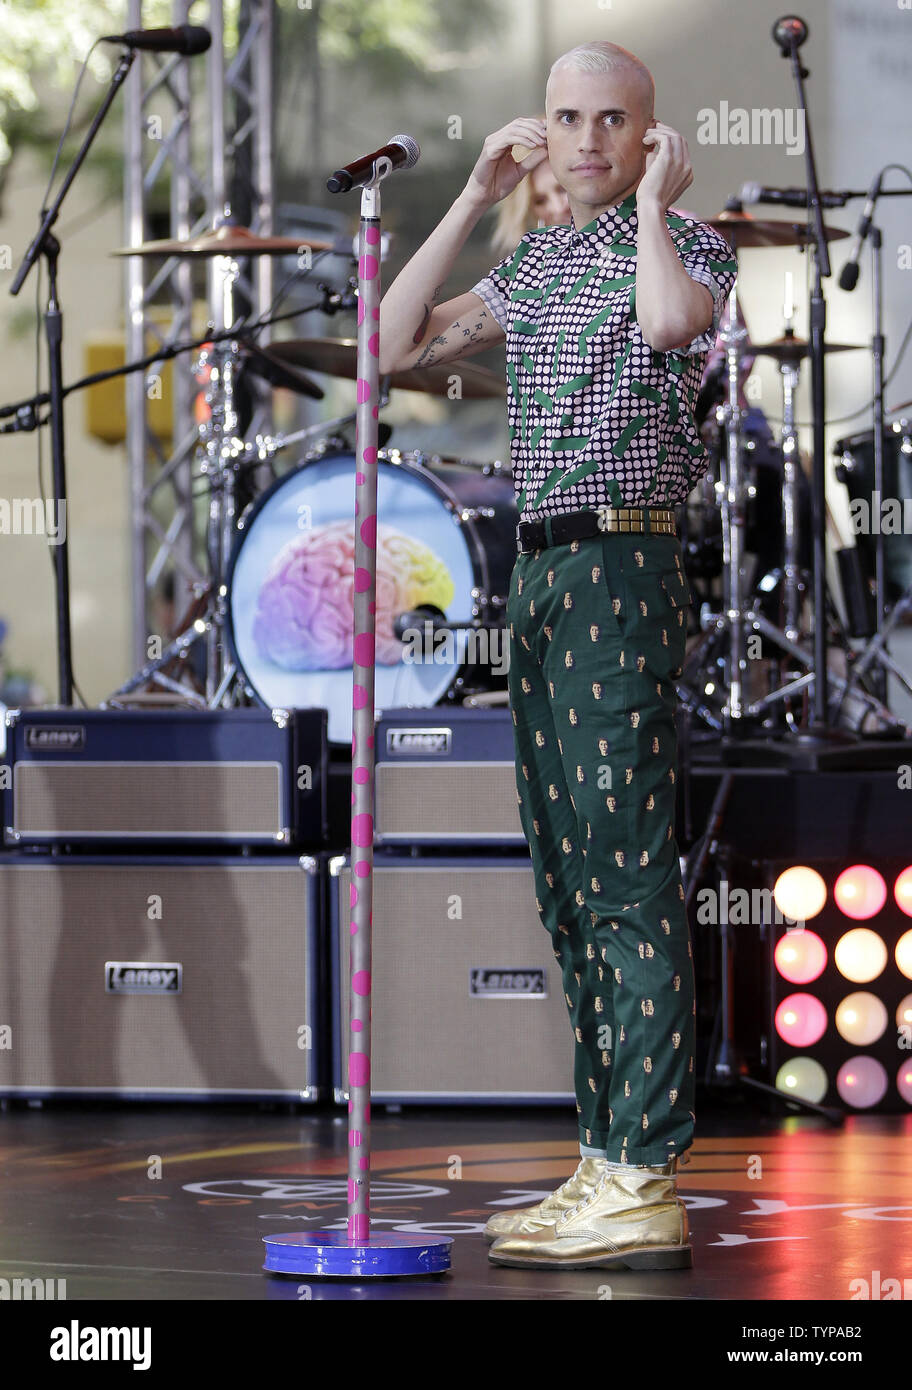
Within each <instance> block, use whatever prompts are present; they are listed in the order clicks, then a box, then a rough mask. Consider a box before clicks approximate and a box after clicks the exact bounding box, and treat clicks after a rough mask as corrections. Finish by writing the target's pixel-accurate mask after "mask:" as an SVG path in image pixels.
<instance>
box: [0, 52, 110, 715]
mask: <svg viewBox="0 0 912 1390" xmlns="http://www.w3.org/2000/svg"><path fill="white" fill-rule="evenodd" d="M135 57H136V50H135V49H133V48H128V49H126V50H125V51H124V52H123V53H122V54H121V55H120V62H119V63H118V64H117V68H116V70H115V72H114V75H113V77H112V78H111V83H110V86H109V87H108V91H107V93H106V95H105V98H104V101H103V102H102V103H101V106H100V107H99V108H98V110H97V111H96V113H95V117H94V119H93V121H92V124H91V125H90V126H89V129H88V130H87V131H86V135H85V139H84V140H83V142H82V145H81V146H80V148H79V152H78V153H77V155H76V158H75V159H74V160H73V163H72V164H71V165H70V168H69V171H68V172H67V176H66V178H65V179H64V180H63V183H62V184H61V185H60V192H59V193H58V194H57V197H56V198H55V199H54V202H53V203H52V205H51V206H50V207H49V208H48V209H47V211H46V212H43V215H42V218H41V225H40V227H39V228H38V231H37V232H36V233H35V238H34V240H33V242H32V244H31V246H30V247H29V248H28V250H27V251H26V253H25V257H24V258H23V261H22V264H21V265H20V267H19V269H18V271H17V272H16V278H15V280H14V281H13V283H12V285H11V286H10V294H13V295H16V294H18V293H19V291H20V290H21V289H22V286H23V285H24V284H25V279H26V276H27V275H28V273H29V271H30V270H31V268H32V266H33V265H34V264H35V262H36V260H37V259H38V257H39V256H44V258H45V260H46V261H47V269H48V302H47V310H46V311H45V315H44V332H45V338H46V340H47V355H48V385H49V387H50V398H51V409H50V423H51V459H52V464H53V476H54V497H55V501H56V503H57V517H58V525H59V524H60V519H61V513H62V519H63V531H62V535H61V538H60V542H59V544H58V545H56V546H55V547H54V579H55V586H56V597H57V671H58V676H57V680H58V691H59V697H60V704H61V705H71V704H72V703H73V660H72V650H71V644H70V570H69V544H68V541H67V530H66V452H65V449H64V438H63V315H62V313H61V309H60V299H59V296H58V292H57V260H58V257H59V255H60V242H59V241H58V240H57V238H56V237H55V236H54V234H53V232H52V231H51V228H52V227H53V225H54V223H55V222H56V221H57V218H58V215H59V213H60V208H61V204H62V203H63V200H64V198H65V197H66V195H67V193H68V192H69V189H70V185H71V184H72V182H73V180H74V179H75V177H76V175H77V174H78V173H79V170H80V169H81V168H82V165H83V162H84V161H85V157H86V155H87V154H88V152H89V147H90V146H91V144H92V141H93V140H94V139H95V136H96V135H97V133H98V130H99V128H100V126H101V123H102V121H103V120H104V118H105V116H106V115H107V114H108V111H109V110H110V108H111V105H112V104H113V101H114V98H115V97H116V95H117V93H118V91H119V90H120V88H121V86H122V85H123V83H124V81H125V80H126V77H127V73H128V72H129V71H130V68H131V67H132V66H133V59H134V58H135Z"/></svg>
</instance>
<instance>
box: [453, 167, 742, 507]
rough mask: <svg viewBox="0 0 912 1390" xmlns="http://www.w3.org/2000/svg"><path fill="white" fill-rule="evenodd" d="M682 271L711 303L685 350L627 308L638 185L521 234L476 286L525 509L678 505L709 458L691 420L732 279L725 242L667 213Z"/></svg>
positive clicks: (631, 303)
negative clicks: (590, 210)
mask: <svg viewBox="0 0 912 1390" xmlns="http://www.w3.org/2000/svg"><path fill="white" fill-rule="evenodd" d="M665 221H666V224H667V226H668V229H669V232H670V235H671V239H672V241H673V243H674V245H675V248H676V250H677V253H678V255H679V256H680V258H681V261H682V263H683V265H684V267H685V269H686V270H687V273H688V274H689V275H691V276H692V277H693V279H694V280H696V281H698V282H699V283H700V284H701V285H705V286H706V288H707V289H708V290H709V291H710V293H711V294H712V297H713V302H714V314H713V323H712V325H711V327H710V328H708V329H707V331H706V332H705V333H703V334H701V335H700V337H698V338H694V339H693V341H692V342H690V343H688V344H687V345H686V346H685V347H682V348H677V349H675V350H674V351H672V352H655V351H654V350H653V349H652V348H651V347H650V346H649V344H648V343H647V342H645V340H644V338H643V334H642V332H641V331H640V326H639V324H638V322H637V319H636V256H637V245H636V242H637V212H636V194H635V193H632V194H631V195H630V197H629V198H626V199H625V200H624V202H623V203H620V204H619V205H618V206H616V207H612V208H607V209H606V210H605V211H604V212H602V213H599V215H598V216H597V217H595V218H593V220H592V221H591V222H588V223H587V224H586V225H585V226H584V227H582V228H580V229H579V230H577V229H576V227H574V226H573V225H572V224H571V225H569V226H557V227H540V228H538V229H537V230H535V231H530V232H527V233H526V234H525V236H524V237H523V238H522V240H521V241H520V243H519V245H518V246H517V248H516V250H515V251H514V252H512V253H511V255H509V256H506V257H505V258H504V259H503V260H502V261H501V262H500V264H499V265H496V266H495V267H494V269H493V270H492V271H491V272H490V273H489V274H488V275H486V276H485V277H484V279H482V280H480V281H479V282H478V284H477V285H474V286H473V287H472V290H473V293H474V294H477V295H478V297H479V299H481V300H482V301H483V303H484V304H485V306H486V307H487V308H488V309H489V310H490V312H491V313H492V314H493V315H494V318H495V319H496V320H497V322H498V323H499V324H500V326H501V328H503V330H504V332H505V334H506V355H507V411H508V420H509V433H510V452H511V459H512V465H513V478H514V482H515V485H516V493H517V501H518V506H519V513H520V518H521V519H522V520H525V521H531V520H534V519H536V518H540V517H543V516H555V515H557V514H558V513H560V512H568V511H578V510H581V509H587V510H590V509H593V508H596V507H598V506H612V507H620V506H632V507H635V506H646V505H647V504H648V505H650V506H653V507H661V506H669V507H670V506H674V505H675V504H676V503H678V502H683V501H684V500H685V498H686V497H687V494H688V493H689V492H690V490H691V488H692V487H693V486H694V484H695V483H696V482H697V481H698V480H699V479H700V478H701V477H702V476H703V474H704V473H705V472H706V469H707V466H708V462H709V460H708V457H707V454H706V450H705V448H704V446H703V443H702V441H701V439H700V435H699V433H698V431H697V427H696V424H695V422H694V418H693V407H694V404H695V402H696V397H697V391H698V389H699V386H700V379H701V376H702V371H703V361H704V357H705V354H706V352H707V351H709V350H710V349H711V348H712V347H713V346H714V344H715V339H716V333H717V331H718V326H719V319H720V317H721V314H722V312H723V311H724V309H725V304H726V301H727V298H728V295H729V292H730V290H731V288H732V285H733V284H734V280H735V272H736V268H737V267H736V262H735V261H734V260H733V258H732V253H731V249H730V247H729V245H728V242H727V241H726V240H725V239H724V237H722V236H720V235H719V233H717V232H715V231H714V230H713V229H712V228H711V227H707V226H705V225H704V224H703V223H702V222H698V221H696V219H694V218H692V217H687V216H683V215H681V214H679V213H675V212H668V213H666V215H665Z"/></svg>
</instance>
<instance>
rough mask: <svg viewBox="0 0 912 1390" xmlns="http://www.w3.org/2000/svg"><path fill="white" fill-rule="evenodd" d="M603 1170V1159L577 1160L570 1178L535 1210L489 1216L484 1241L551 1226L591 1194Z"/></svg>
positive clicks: (522, 1209) (521, 1209)
mask: <svg viewBox="0 0 912 1390" xmlns="http://www.w3.org/2000/svg"><path fill="white" fill-rule="evenodd" d="M606 1171H607V1169H606V1167H605V1160H604V1159H603V1158H581V1159H580V1161H579V1164H578V1166H577V1169H576V1172H575V1173H574V1174H573V1176H572V1177H569V1178H568V1179H567V1181H566V1182H563V1183H561V1185H560V1187H558V1188H557V1189H556V1190H555V1191H554V1192H552V1193H550V1194H549V1195H548V1196H547V1197H546V1198H545V1200H544V1201H543V1202H539V1204H538V1206H537V1207H521V1208H520V1209H519V1211H501V1212H498V1213H497V1215H496V1216H492V1217H491V1219H490V1221H489V1222H488V1224H487V1226H485V1228H484V1234H485V1240H497V1239H498V1238H499V1237H500V1236H506V1235H518V1234H528V1232H530V1231H539V1230H541V1229H542V1227H543V1226H553V1225H554V1223H555V1221H556V1220H557V1219H558V1217H559V1216H562V1215H563V1214H564V1212H565V1211H569V1210H570V1208H571V1207H573V1206H575V1205H576V1203H577V1202H579V1201H581V1200H582V1199H583V1198H584V1197H588V1196H589V1194H590V1193H591V1192H594V1191H595V1188H596V1185H597V1183H598V1181H599V1179H600V1178H601V1177H602V1176H603V1175H604V1173H605V1172H606Z"/></svg>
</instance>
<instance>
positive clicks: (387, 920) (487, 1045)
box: [330, 856, 573, 1104]
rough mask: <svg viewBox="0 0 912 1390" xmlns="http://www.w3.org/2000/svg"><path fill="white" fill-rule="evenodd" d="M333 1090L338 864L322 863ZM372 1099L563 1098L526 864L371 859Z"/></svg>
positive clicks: (558, 1014)
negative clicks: (326, 887) (326, 889)
mask: <svg viewBox="0 0 912 1390" xmlns="http://www.w3.org/2000/svg"><path fill="white" fill-rule="evenodd" d="M330 874H331V879H330V902H331V922H332V938H333V951H332V959H333V963H334V974H333V997H334V1000H335V1019H336V1026H335V1031H334V1053H333V1060H334V1076H335V1097H336V1100H338V1101H342V1100H345V1099H347V1093H346V1085H347V1080H346V1078H347V1074H348V1057H347V1046H348V1019H349V941H350V935H349V931H348V923H349V920H350V915H349V911H348V904H349V901H350V885H351V869H350V867H349V863H348V860H347V859H345V858H343V857H341V856H340V857H338V858H335V859H333V860H331V861H330ZM371 979H372V999H371V1009H372V1032H371V1048H372V1056H371V1091H372V1095H373V1098H374V1099H375V1100H377V1101H390V1102H400V1101H413V1102H415V1103H418V1102H421V1103H428V1102H440V1103H452V1104H457V1103H458V1104H472V1103H481V1104H484V1103H488V1104H494V1103H497V1104H503V1103H506V1102H515V1103H517V1104H556V1103H563V1102H568V1101H569V1102H572V1101H573V1033H572V1030H571V1026H570V1020H569V1015H568V1012H567V1005H566V1002H565V1000H564V994H563V986H562V983H561V976H560V969H559V967H558V964H557V962H556V961H555V959H554V955H553V951H552V948H551V941H550V938H549V936H548V934H547V932H546V931H545V929H544V927H543V926H542V925H541V921H540V919H539V917H538V912H537V910H536V907H535V887H534V884H533V881H532V867H531V865H530V864H529V862H528V861H524V862H523V861H519V860H509V859H500V860H495V861H491V860H488V861H487V862H484V861H479V860H477V859H476V860H469V859H461V860H459V859H446V860H444V859H436V860H433V861H432V860H427V859H425V860H421V859H401V860H397V859H393V858H390V859H384V860H382V861H378V860H375V861H374V902H373V939H372V962H371Z"/></svg>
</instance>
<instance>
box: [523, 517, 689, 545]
mask: <svg viewBox="0 0 912 1390" xmlns="http://www.w3.org/2000/svg"><path fill="white" fill-rule="evenodd" d="M609 531H613V532H621V533H623V534H628V535H629V534H631V533H633V532H640V533H645V534H650V535H661V536H676V535H677V533H678V532H677V525H676V522H675V514H674V511H673V510H672V509H671V508H669V507H599V508H597V510H596V511H585V512H563V513H561V514H560V515H559V516H549V517H544V518H543V519H542V520H541V521H521V522H520V523H519V525H518V527H517V528H516V541H517V545H518V547H519V549H520V550H521V551H524V552H525V551H530V550H545V549H546V548H547V547H548V546H550V545H566V544H567V543H568V541H582V540H586V539H587V538H588V537H590V536H598V535H601V534H604V533H605V532H609Z"/></svg>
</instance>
